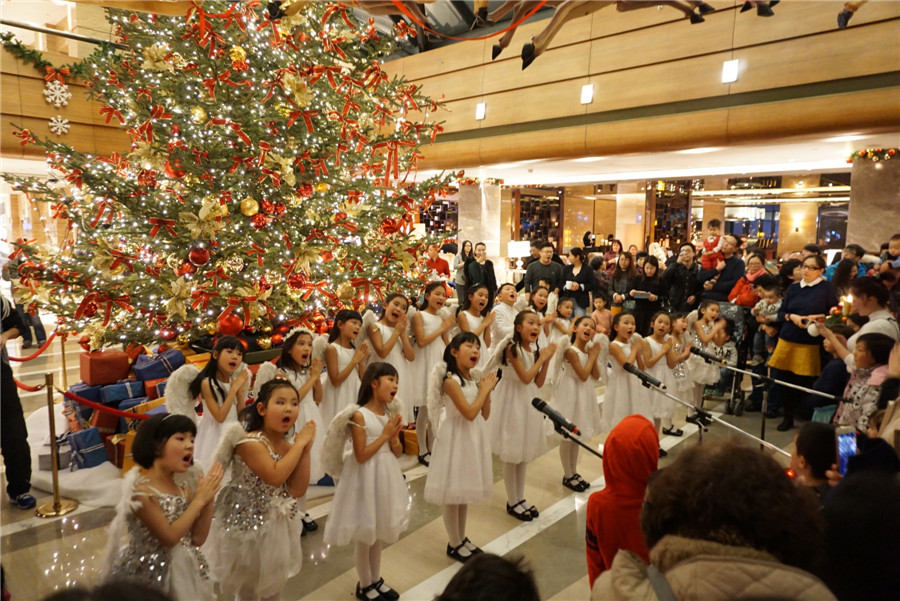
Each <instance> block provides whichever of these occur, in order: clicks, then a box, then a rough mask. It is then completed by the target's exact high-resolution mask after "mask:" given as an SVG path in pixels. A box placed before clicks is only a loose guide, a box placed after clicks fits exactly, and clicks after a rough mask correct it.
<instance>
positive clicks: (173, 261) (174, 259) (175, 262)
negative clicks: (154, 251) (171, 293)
mask: <svg viewBox="0 0 900 601" xmlns="http://www.w3.org/2000/svg"><path fill="white" fill-rule="evenodd" d="M182 263H184V261H183V260H182V259H181V257H179V256H178V254H177V253H170V254H169V256H168V257H166V265H168V266H169V269H177V268H179V267H181V264H182Z"/></svg>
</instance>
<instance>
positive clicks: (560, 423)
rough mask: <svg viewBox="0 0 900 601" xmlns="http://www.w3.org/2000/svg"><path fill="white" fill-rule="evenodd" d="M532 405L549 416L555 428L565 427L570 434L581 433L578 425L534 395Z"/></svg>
mask: <svg viewBox="0 0 900 601" xmlns="http://www.w3.org/2000/svg"><path fill="white" fill-rule="evenodd" d="M531 404H532V406H533V407H534V408H535V409H537V410H538V411H540V412H541V413H543V414H544V415H546V416H547V417H549V418H550V421H551V422H553V423H554V425H555V426H556V427H557V428H565V429H566V430H568V431H569V432H571V433H572V434H581V432H580V431H579V430H578V426H576V425H575V424H573V423H572V422H570V421H569V420H567V419H566V418H564V417H563V416H562V415H561V414H560V413H559V412H558V411H556V410H555V409H553V408H552V407H551V406H550V405H548V404H547V403H546V402H545V401H542V400H541V399H539V398H537V397H535V398H533V399H532V400H531Z"/></svg>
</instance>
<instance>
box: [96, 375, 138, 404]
mask: <svg viewBox="0 0 900 601" xmlns="http://www.w3.org/2000/svg"><path fill="white" fill-rule="evenodd" d="M142 394H144V383H143V382H134V381H132V380H123V381H121V382H117V383H115V384H110V385H108V386H103V389H102V390H101V391H100V397H101V398H102V399H103V404H104V405H109V404H112V403H117V402H119V401H124V400H125V399H133V398H135V397H137V396H140V395H142Z"/></svg>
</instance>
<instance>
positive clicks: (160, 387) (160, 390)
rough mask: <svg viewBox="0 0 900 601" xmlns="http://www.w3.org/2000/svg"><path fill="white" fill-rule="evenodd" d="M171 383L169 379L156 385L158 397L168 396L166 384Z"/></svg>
mask: <svg viewBox="0 0 900 601" xmlns="http://www.w3.org/2000/svg"><path fill="white" fill-rule="evenodd" d="M168 385H169V381H168V380H163V381H162V382H160V383H159V384H157V385H156V398H159V397H161V396H166V386H168Z"/></svg>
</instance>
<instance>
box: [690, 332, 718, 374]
mask: <svg viewBox="0 0 900 601" xmlns="http://www.w3.org/2000/svg"><path fill="white" fill-rule="evenodd" d="M697 323H698V324H700V327H701V328H703V333H704V334H706V335H709V333H710V332H712V329H713V326H714V325H715V324H712V323H711V324H709V325H708V326H706V325H703V322H702V321H698V322H697ZM691 341H692V342H693V343H694V346H695V347H696V348H698V349H700V350H701V351H706V352H707V353H710V354H712V355H715V354H716V345H715V343H713V341H712V340H710V341H709V342H707V343H706V344H703V343H702V342H701V341H700V336H698V335H697V332H696V331H695V330H694V329H693V328H691ZM688 361H689V362H690V368H691V376H692V377H693V378H694V383H695V384H716V383H718V381H719V368H718V366H716V365H713V364H712V363H707V362H706V361H704V360H703V359H701V358H700V357H698V356H697V355H691V356H690V358H689V359H688Z"/></svg>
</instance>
